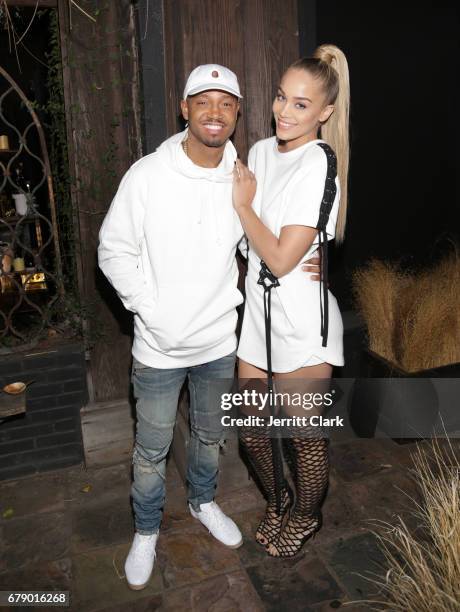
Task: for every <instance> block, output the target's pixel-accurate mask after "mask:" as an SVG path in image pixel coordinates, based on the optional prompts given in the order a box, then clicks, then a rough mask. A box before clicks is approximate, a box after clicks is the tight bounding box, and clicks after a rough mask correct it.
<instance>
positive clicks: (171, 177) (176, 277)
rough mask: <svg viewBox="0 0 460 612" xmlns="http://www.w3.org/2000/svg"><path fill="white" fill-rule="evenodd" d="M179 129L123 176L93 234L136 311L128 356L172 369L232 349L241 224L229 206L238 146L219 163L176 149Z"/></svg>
mask: <svg viewBox="0 0 460 612" xmlns="http://www.w3.org/2000/svg"><path fill="white" fill-rule="evenodd" d="M185 135H186V131H185V132H182V133H179V134H176V135H174V136H172V137H171V138H169V139H168V140H166V141H165V142H164V143H163V144H162V145H161V146H160V147H159V148H158V150H157V151H156V152H155V153H152V154H150V155H147V156H145V157H143V158H142V159H140V160H139V161H138V162H136V163H135V164H134V165H133V166H131V168H130V169H129V170H128V172H127V173H126V174H125V176H124V177H123V180H122V181H121V183H120V186H119V188H118V191H117V193H116V195H115V197H114V199H113V201H112V204H111V206H110V209H109V211H108V213H107V216H106V218H105V219H104V223H103V224H102V227H101V231H100V234H99V240H100V243H99V251H98V252H99V266H100V267H101V269H102V271H103V272H104V274H105V275H106V277H107V278H108V279H109V281H110V282H111V284H112V285H113V286H114V288H115V289H116V291H117V293H118V295H119V297H120V299H121V301H122V302H123V304H124V306H125V307H126V308H127V309H128V310H131V311H132V312H134V313H135V316H134V344H133V355H134V357H135V358H136V359H138V360H139V361H140V362H142V363H144V364H145V365H148V366H151V367H156V368H178V367H186V366H192V365H198V364H201V363H206V362H208V361H213V360H215V359H219V358H220V357H223V356H224V355H227V354H229V353H231V352H232V351H234V350H235V348H236V336H235V327H236V320H237V313H236V310H235V307H236V306H238V305H239V304H241V303H242V301H243V296H242V295H241V293H240V291H238V289H237V281H238V268H237V264H236V260H235V250H236V247H237V244H238V242H239V241H240V239H241V238H242V235H243V230H242V227H241V224H240V221H239V218H238V215H237V214H236V213H235V211H234V209H233V205H232V180H233V174H232V173H233V167H234V162H235V159H236V151H235V148H234V146H233V145H232V143H231V142H228V143H227V145H226V147H225V151H224V156H223V159H222V161H221V163H220V164H219V166H218V167H217V168H202V167H200V166H196V165H195V164H194V163H193V162H192V161H191V160H190V159H189V158H188V157H187V156H186V155H185V153H184V151H183V149H182V146H181V142H182V140H183V139H184V137H185Z"/></svg>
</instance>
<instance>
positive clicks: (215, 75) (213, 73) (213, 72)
mask: <svg viewBox="0 0 460 612" xmlns="http://www.w3.org/2000/svg"><path fill="white" fill-rule="evenodd" d="M211 76H213V77H214V78H215V79H217V77H218V76H219V73H218V72H217V70H213V71H212V73H211Z"/></svg>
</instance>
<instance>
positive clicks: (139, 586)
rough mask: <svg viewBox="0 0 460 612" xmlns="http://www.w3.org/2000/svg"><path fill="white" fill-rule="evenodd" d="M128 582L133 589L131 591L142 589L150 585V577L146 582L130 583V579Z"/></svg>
mask: <svg viewBox="0 0 460 612" xmlns="http://www.w3.org/2000/svg"><path fill="white" fill-rule="evenodd" d="M126 582H127V584H128V586H129V588H130V589H131V591H142V589H145V588H146V587H147V586H148V584H149V582H150V578H149V579H148V580H147V582H145V583H144V584H130V583H129V582H128V581H126Z"/></svg>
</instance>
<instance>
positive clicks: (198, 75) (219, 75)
mask: <svg viewBox="0 0 460 612" xmlns="http://www.w3.org/2000/svg"><path fill="white" fill-rule="evenodd" d="M209 89H219V90H222V91H228V93H231V94H233V95H234V96H236V97H237V98H242V97H243V96H242V95H241V93H240V86H239V85H238V79H237V78H236V74H235V73H234V72H232V71H231V70H229V69H228V68H225V66H220V65H219V64H203V65H202V66H197V67H196V68H195V69H194V70H192V72H191V73H190V76H189V77H188V79H187V83H186V84H185V89H184V98H183V99H184V100H185V99H186V98H187V96H194V95H195V94H197V93H200V92H202V91H208V90H209Z"/></svg>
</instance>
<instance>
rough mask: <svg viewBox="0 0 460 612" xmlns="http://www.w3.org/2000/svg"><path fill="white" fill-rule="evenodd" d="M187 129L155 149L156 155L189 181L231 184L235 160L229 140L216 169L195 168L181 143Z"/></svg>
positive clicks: (185, 136)
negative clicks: (201, 180) (204, 180)
mask: <svg viewBox="0 0 460 612" xmlns="http://www.w3.org/2000/svg"><path fill="white" fill-rule="evenodd" d="M187 135H188V128H187V129H185V130H184V131H183V132H179V133H178V134H174V136H171V138H168V139H167V140H165V141H164V142H163V143H162V144H161V145H160V146H159V147H158V149H157V151H156V152H157V155H158V156H159V157H160V158H161V160H162V161H163V162H164V163H165V164H166V165H167V166H168V168H170V169H172V170H174V171H176V172H179V173H180V174H182V175H183V176H186V177H187V178H191V179H206V180H208V181H211V182H216V183H231V182H232V181H233V168H234V167H235V161H236V159H237V153H236V149H235V147H234V146H233V144H232V142H231V141H230V140H229V141H227V144H226V145H225V149H224V155H223V157H222V160H221V162H220V164H219V165H218V166H217V168H203V167H202V166H197V165H196V164H194V163H193V162H192V160H191V159H190V158H189V157H188V156H187V155H186V154H185V152H184V149H183V148H182V144H181V143H182V141H183V140H185V139H186V138H187Z"/></svg>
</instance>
